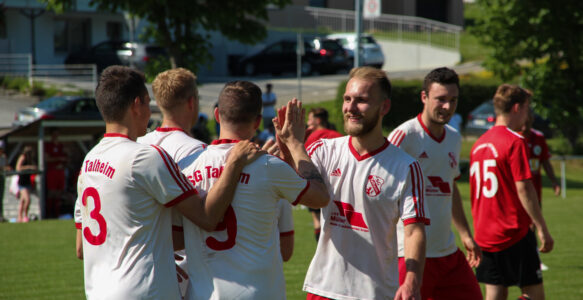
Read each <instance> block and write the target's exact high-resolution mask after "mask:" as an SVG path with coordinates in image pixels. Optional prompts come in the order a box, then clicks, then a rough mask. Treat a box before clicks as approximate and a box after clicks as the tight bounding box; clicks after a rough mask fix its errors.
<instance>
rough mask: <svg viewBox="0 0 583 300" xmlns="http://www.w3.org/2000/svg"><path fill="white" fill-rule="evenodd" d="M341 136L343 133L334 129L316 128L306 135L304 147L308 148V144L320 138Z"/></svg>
mask: <svg viewBox="0 0 583 300" xmlns="http://www.w3.org/2000/svg"><path fill="white" fill-rule="evenodd" d="M341 136H342V134H340V133H339V132H338V131H335V130H332V129H316V130H314V131H313V132H312V133H310V135H308V136H307V137H306V142H305V143H304V147H306V148H308V146H310V145H311V144H312V143H313V142H315V141H317V140H319V139H333V138H337V137H341Z"/></svg>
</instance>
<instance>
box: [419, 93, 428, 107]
mask: <svg viewBox="0 0 583 300" xmlns="http://www.w3.org/2000/svg"><path fill="white" fill-rule="evenodd" d="M427 97H428V95H427V93H425V91H421V102H423V104H425V102H426V101H427Z"/></svg>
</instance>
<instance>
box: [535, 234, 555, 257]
mask: <svg viewBox="0 0 583 300" xmlns="http://www.w3.org/2000/svg"><path fill="white" fill-rule="evenodd" d="M536 232H537V234H538V238H539V239H540V247H539V248H538V251H540V252H541V253H548V252H551V251H552V250H553V247H554V245H555V241H554V240H553V237H552V236H551V234H550V233H549V231H548V230H540V229H538V230H537V231H536Z"/></svg>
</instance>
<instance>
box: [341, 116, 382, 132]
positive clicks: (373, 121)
mask: <svg viewBox="0 0 583 300" xmlns="http://www.w3.org/2000/svg"><path fill="white" fill-rule="evenodd" d="M360 117H362V119H361V120H362V123H360V124H350V120H349V119H350V118H349V115H348V114H344V132H346V134H348V135H350V136H354V137H360V136H363V135H366V134H368V133H369V132H371V131H372V130H373V129H374V128H375V126H376V125H377V124H378V121H379V118H380V117H381V116H379V114H378V113H373V114H371V115H370V116H368V117H365V116H362V115H361V116H360Z"/></svg>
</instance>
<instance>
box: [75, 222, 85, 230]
mask: <svg viewBox="0 0 583 300" xmlns="http://www.w3.org/2000/svg"><path fill="white" fill-rule="evenodd" d="M75 228H77V229H81V228H83V225H82V224H81V223H75Z"/></svg>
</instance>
